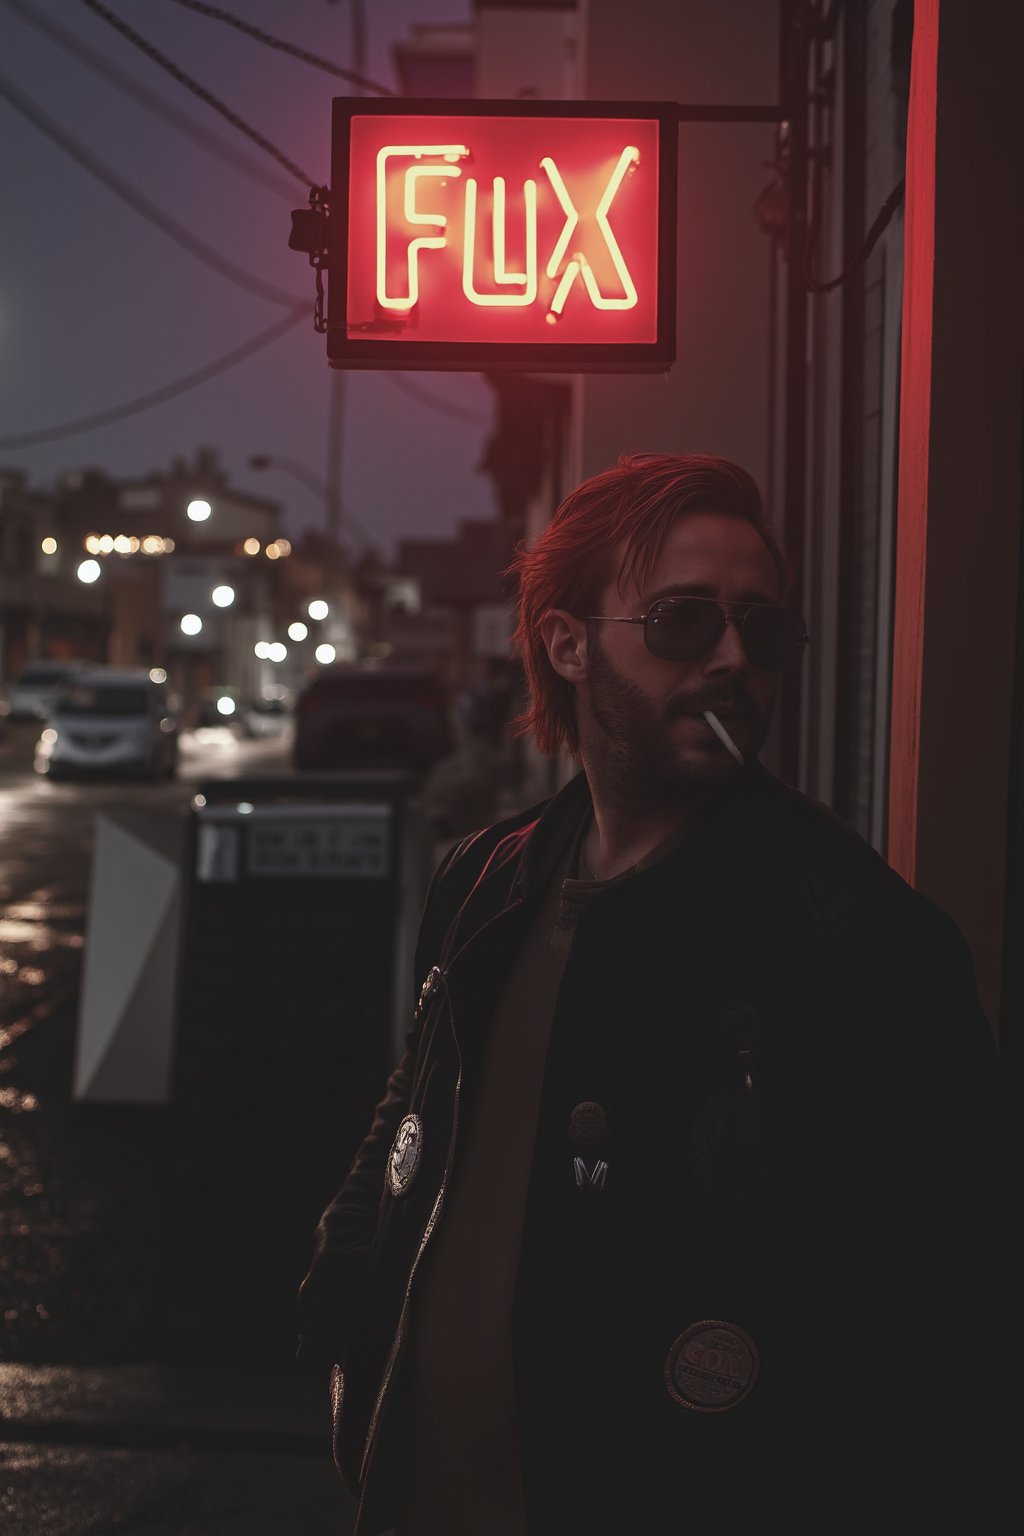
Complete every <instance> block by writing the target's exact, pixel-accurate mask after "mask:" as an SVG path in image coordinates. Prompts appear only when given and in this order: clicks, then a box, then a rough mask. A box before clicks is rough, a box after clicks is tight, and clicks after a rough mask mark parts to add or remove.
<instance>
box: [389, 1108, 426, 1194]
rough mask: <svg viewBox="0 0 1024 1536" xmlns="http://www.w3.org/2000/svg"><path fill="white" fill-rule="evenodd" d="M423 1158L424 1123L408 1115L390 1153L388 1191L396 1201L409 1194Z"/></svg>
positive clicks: (399, 1129)
mask: <svg viewBox="0 0 1024 1536" xmlns="http://www.w3.org/2000/svg"><path fill="white" fill-rule="evenodd" d="M422 1158H423V1121H422V1120H421V1119H420V1117H419V1115H406V1117H405V1119H404V1120H403V1121H402V1123H401V1125H399V1127H398V1132H397V1134H396V1136H395V1139H394V1142H393V1144H392V1147H391V1151H390V1152H389V1153H388V1189H390V1191H391V1193H392V1194H393V1195H394V1197H395V1199H396V1200H397V1199H399V1197H400V1196H402V1195H406V1194H408V1193H409V1190H410V1188H411V1187H412V1182H413V1180H414V1179H415V1177H416V1174H417V1173H418V1172H419V1166H420V1162H421V1160H422Z"/></svg>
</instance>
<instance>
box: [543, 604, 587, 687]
mask: <svg viewBox="0 0 1024 1536" xmlns="http://www.w3.org/2000/svg"><path fill="white" fill-rule="evenodd" d="M540 637H541V639H542V640H543V641H544V647H545V649H546V651H547V653H548V660H549V661H550V663H551V665H552V667H553V668H554V670H555V671H556V672H557V673H558V675H559V677H564V678H565V680H566V682H568V683H582V682H585V681H586V676H587V626H586V624H585V623H584V621H583V620H582V619H577V618H574V617H573V615H572V614H571V613H566V611H565V609H564V608H549V609H548V611H547V613H545V615H544V617H543V618H542V619H541V621H540Z"/></svg>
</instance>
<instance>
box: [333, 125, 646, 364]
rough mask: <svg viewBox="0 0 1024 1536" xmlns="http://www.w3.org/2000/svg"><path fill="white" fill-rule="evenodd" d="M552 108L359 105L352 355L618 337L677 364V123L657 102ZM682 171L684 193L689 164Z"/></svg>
mask: <svg viewBox="0 0 1024 1536" xmlns="http://www.w3.org/2000/svg"><path fill="white" fill-rule="evenodd" d="M373 105H374V107H376V103H374V104H373ZM382 105H383V104H382ZM431 105H433V104H431ZM544 105H545V106H546V108H547V109H548V110H547V111H540V112H538V111H537V110H536V109H535V108H534V107H533V106H532V105H531V106H530V107H526V108H524V110H523V111H522V112H519V111H518V110H516V108H517V107H518V103H517V104H515V107H514V106H513V104H512V103H489V104H488V110H487V111H486V112H483V111H479V110H474V112H473V113H472V114H470V113H466V114H461V113H460V114H450V113H447V112H445V113H438V112H434V111H429V112H424V111H419V110H418V111H417V112H416V113H411V112H401V111H398V112H396V111H394V110H391V111H385V110H371V111H366V110H364V109H363V107H362V106H360V107H359V108H357V106H356V105H355V103H352V102H348V103H346V106H345V109H344V112H343V114H342V118H341V120H342V123H343V128H344V143H343V146H342V153H343V156H344V160H343V163H341V164H339V160H340V159H341V156H340V155H339V154H338V146H337V141H336V161H335V186H336V188H338V187H339V183H340V184H341V186H342V187H343V189H344V191H343V196H344V209H343V210H342V219H341V226H342V227H341V229H340V230H339V234H340V233H342V232H343V244H344V262H343V268H342V269H341V270H337V271H336V273H335V274H332V275H333V276H335V277H336V278H338V279H341V278H342V277H343V281H344V307H343V314H339V310H340V309H341V306H340V305H339V304H338V302H337V298H338V295H337V294H334V295H332V305H331V312H330V321H331V325H332V328H333V330H334V331H335V333H336V335H335V341H336V346H335V349H334V350H335V353H336V354H337V353H344V352H346V351H347V350H348V348H347V347H346V345H345V344H346V343H347V344H354V347H355V349H356V351H357V352H358V353H359V354H360V356H362V357H364V358H365V357H367V356H370V357H372V354H373V349H374V345H375V344H378V345H379V347H380V350H381V352H382V353H385V352H386V354H387V356H388V358H389V359H393V358H394V357H395V354H396V351H398V353H399V360H398V361H397V366H403V365H404V364H403V361H402V360H401V357H400V352H401V350H403V349H408V350H409V352H410V353H412V352H417V351H424V350H431V349H436V348H437V347H441V348H442V349H443V348H446V347H449V346H451V347H454V348H465V347H474V348H479V349H481V350H482V352H483V353H485V354H487V356H488V357H490V358H494V357H497V356H499V355H500V353H501V351H502V349H505V348H509V347H512V348H515V349H516V352H517V354H519V353H521V349H523V348H529V349H530V351H531V352H536V353H537V355H542V354H543V353H549V354H550V359H549V360H546V361H544V362H542V363H541V366H553V367H559V366H567V365H566V364H564V363H560V362H559V360H558V356H559V354H561V353H562V352H563V351H564V349H565V348H567V347H572V348H573V349H574V352H575V350H576V349H579V348H582V349H584V352H585V349H587V348H599V349H605V348H608V347H612V348H619V349H627V348H628V349H630V352H631V355H632V360H633V362H634V364H637V365H639V366H645V364H644V362H643V361H642V360H641V359H642V354H643V351H644V350H645V349H650V351H651V352H652V353H653V352H654V351H655V350H656V349H659V348H660V353H659V355H660V358H661V361H662V365H663V366H664V365H665V362H666V358H667V361H668V362H670V361H671V346H670V345H669V346H668V347H666V331H667V322H666V317H667V314H668V308H670V306H668V307H667V306H666V303H665V295H664V292H663V290H664V288H665V286H666V282H665V277H666V265H667V264H666V242H671V239H672V237H673V236H674V202H670V204H669V207H670V211H671V212H672V221H671V222H672V227H671V229H667V228H666V227H665V226H666V224H667V223H668V222H669V221H668V219H667V218H666V189H665V186H664V185H663V174H664V173H665V170H666V166H665V160H666V152H665V142H664V140H665V133H664V125H663V122H662V120H661V119H660V118H659V116H658V113H657V110H653V111H652V112H651V114H650V115H649V116H640V115H636V116H634V115H626V114H625V113H623V114H622V115H618V114H614V115H613V114H606V113H605V112H599V111H597V110H595V111H594V113H593V115H589V114H588V113H587V112H586V109H585V107H583V106H582V105H581V106H580V107H579V108H577V109H576V110H575V111H573V112H571V113H567V114H566V115H562V114H560V113H557V109H555V108H554V107H553V104H550V103H547V104H544ZM502 108H504V110H501V109H502ZM556 113H557V115H556ZM668 158H669V159H670V160H672V161H673V162H674V156H671V157H668ZM668 172H669V174H670V176H671V180H672V187H671V191H672V192H673V193H674V178H675V171H674V163H672V164H670V165H669V166H668ZM673 249H674V247H673ZM669 270H670V269H669ZM673 290H674V275H673ZM341 336H343V338H344V341H343V342H341V344H340V346H339V345H337V343H338V342H340V340H341ZM329 353H330V349H329ZM580 355H583V354H577V356H580ZM332 360H333V357H332ZM523 360H524V361H525V358H524V359H523ZM381 365H382V366H387V363H382V364H381ZM427 365H428V364H424V366H427ZM441 365H442V366H444V363H443V362H442V363H441ZM448 365H449V366H458V363H457V362H456V361H454V360H453V359H449V362H448ZM609 365H610V364H609V363H608V362H606V364H605V366H609ZM646 365H647V366H654V365H655V363H654V361H653V359H652V361H651V362H650V363H648V364H646ZM435 366H436V363H435ZM464 366H467V367H468V366H472V364H471V362H468V361H467V362H466V363H465V364H464ZM477 366H480V364H479V363H478V364H477ZM584 366H585V364H584ZM627 366H628V364H627Z"/></svg>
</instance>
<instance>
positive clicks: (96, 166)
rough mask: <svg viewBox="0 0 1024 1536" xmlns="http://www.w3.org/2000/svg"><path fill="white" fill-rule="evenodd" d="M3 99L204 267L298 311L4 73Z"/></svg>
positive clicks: (0, 79) (287, 296)
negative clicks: (95, 152)
mask: <svg viewBox="0 0 1024 1536" xmlns="http://www.w3.org/2000/svg"><path fill="white" fill-rule="evenodd" d="M0 98H3V100H4V101H6V102H7V103H8V105H9V106H12V107H13V108H14V110H15V111H16V112H20V113H21V115H22V116H23V117H25V118H27V119H28V121H29V122H30V123H31V124H32V125H33V127H35V128H38V130H39V132H40V133H43V134H45V135H46V137H47V138H48V139H52V140H53V142H54V143H55V144H56V145H57V146H58V147H59V148H60V149H62V150H63V151H64V153H65V154H66V155H69V156H70V158H71V159H72V160H74V161H76V162H77V164H78V165H80V166H81V167H82V169H83V170H86V171H88V172H89V174H90V176H95V177H96V179H97V181H101V182H103V184H104V186H106V187H109V189H110V191H111V192H113V193H114V194H115V195H116V196H117V197H119V198H120V199H121V201H122V202H125V203H127V204H128V206H129V207H130V208H132V209H134V210H135V212H136V213H137V214H139V215H140V216H141V217H142V218H144V219H147V220H148V221H149V222H150V223H151V224H155V225H156V227H157V229H159V230H161V231H162V233H163V234H165V235H167V236H168V238H169V239H171V240H173V241H174V242H175V244H176V245H180V246H182V247H183V248H184V249H185V250H186V251H188V252H189V254H190V255H192V256H194V257H195V258H196V260H197V261H201V262H202V263H203V264H204V265H205V266H207V267H210V268H212V269H213V271H214V272H219V273H220V275H221V277H226V278H227V279H228V281H229V282H232V283H235V284H236V285H237V287H239V288H245V289H246V290H247V291H248V292H249V293H255V294H257V295H258V296H259V297H260V298H261V299H269V300H270V302H271V303H273V304H283V305H285V306H286V307H287V308H288V309H291V310H293V311H294V310H295V308H296V306H297V305H298V303H299V300H298V299H297V298H296V296H295V294H293V293H288V292H287V291H286V290H285V289H284V288H278V287H276V286H275V284H273V283H265V282H264V281H263V280H262V278H259V277H255V276H254V275H253V274H252V273H251V272H246V271H245V270H244V268H242V267H239V266H236V265H235V263H234V262H233V261H229V260H228V258H227V257H226V256H222V255H221V254H220V252H219V251H217V250H215V249H214V248H213V246H212V245H207V244H206V242H205V241H204V240H200V239H198V237H197V236H195V235H193V234H191V233H190V231H189V230H187V229H186V228H185V226H184V225H183V224H179V223H178V221H177V220H176V219H172V218H171V217H170V215H169V214H166V213H164V211H163V209H161V208H158V207H157V206H156V204H155V203H151V202H150V201H149V199H148V198H147V197H144V196H143V194H142V193H141V192H137V191H136V190H135V188H134V187H133V186H132V185H131V184H130V183H129V182H127V181H124V180H123V179H122V177H120V176H118V175H117V173H116V172H115V171H112V170H110V169H109V167H108V166H107V165H105V164H104V163H103V161H101V160H99V159H98V158H97V157H96V156H95V155H93V154H92V153H91V151H89V150H87V149H86V148H85V146H84V145H83V144H82V143H80V142H79V140H78V139H76V138H74V137H73V136H72V135H71V134H69V133H66V132H65V131H64V129H63V128H61V127H60V125H59V124H58V123H55V122H54V120H53V118H52V117H48V116H47V114H46V113H45V112H43V111H42V109H41V108H39V107H37V106H36V104H35V103H34V102H33V101H31V100H30V98H29V97H27V96H23V95H22V93H21V92H20V91H19V90H18V89H17V87H16V86H14V85H12V84H11V82H10V81H9V80H8V79H7V77H6V76H5V75H0Z"/></svg>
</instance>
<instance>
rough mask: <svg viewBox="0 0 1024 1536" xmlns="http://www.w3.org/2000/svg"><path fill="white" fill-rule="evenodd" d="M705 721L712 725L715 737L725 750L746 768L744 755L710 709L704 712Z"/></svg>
mask: <svg viewBox="0 0 1024 1536" xmlns="http://www.w3.org/2000/svg"><path fill="white" fill-rule="evenodd" d="M704 719H705V720H706V721H707V723H708V725H710V727H711V729H712V730H713V731H714V733H715V735H716V736H717V737H718V739H719V741H720V742H721V743H722V746H723V747H724V748H725V750H726V751H727V752H731V753H732V755H733V757H734V758H735V759H736V761H737V762H738V763H739V764H740V766H741V767H743V766H745V765H744V762H743V753H742V752H741V751H740V749H739V747H738V746H737V745H736V743H735V742H734V741H733V739H732V737H731V736H730V735H729V732H728V731H727V730H726V728H725V726H724V725H723V724H722V722H721V720H719V718H718V716H717V715H713V714H712V713H711V711H710V709H706V710H705V711H704Z"/></svg>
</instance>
